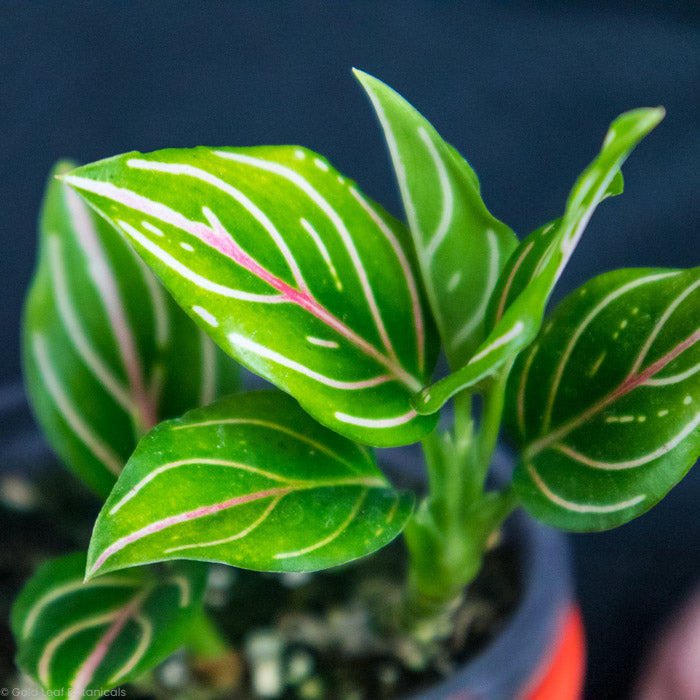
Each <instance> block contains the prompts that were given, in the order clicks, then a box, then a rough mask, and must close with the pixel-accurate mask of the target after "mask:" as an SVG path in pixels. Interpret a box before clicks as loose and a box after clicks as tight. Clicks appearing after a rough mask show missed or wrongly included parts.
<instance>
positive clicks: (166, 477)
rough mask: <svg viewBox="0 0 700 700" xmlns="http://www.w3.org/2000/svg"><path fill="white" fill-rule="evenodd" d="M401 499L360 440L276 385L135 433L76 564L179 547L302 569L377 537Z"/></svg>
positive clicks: (400, 514) (252, 564)
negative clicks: (136, 439) (137, 437)
mask: <svg viewBox="0 0 700 700" xmlns="http://www.w3.org/2000/svg"><path fill="white" fill-rule="evenodd" d="M412 508H413V494H412V493H410V492H399V491H396V490H395V489H393V488H392V487H391V485H390V484H389V482H388V481H387V480H386V478H385V477H384V476H383V475H382V473H381V472H380V471H379V469H378V468H377V465H376V462H375V460H374V457H373V455H372V454H371V452H370V451H369V450H368V449H367V448H365V447H362V446H360V445H358V444H357V443H354V442H351V441H350V440H347V439H346V438H344V437H342V436H340V435H338V434H337V433H334V432H332V431H330V430H328V429H327V428H324V427H323V426H321V425H319V424H318V423H317V422H316V421H314V420H313V419H312V418H310V417H309V416H308V414H307V413H305V412H304V411H303V410H302V409H301V408H300V407H299V404H297V403H296V401H294V399H292V398H291V397H290V396H288V395H287V394H285V393H283V392H281V391H276V390H272V391H261V392H252V393H247V394H241V395H238V396H231V397H227V398H224V399H221V400H219V401H218V402H216V403H214V404H211V405H210V406H208V407H206V408H203V409H196V410H194V411H190V412H189V413H187V414H185V416H184V417H182V418H180V419H175V420H171V421H167V422H164V423H161V424H160V425H159V426H158V427H156V428H155V429H154V430H152V431H151V432H150V433H149V434H148V435H146V437H145V438H143V439H142V440H141V442H140V443H139V445H138V447H137V448H136V451H135V452H134V454H133V456H132V457H131V459H130V460H129V462H128V463H127V465H126V467H125V469H124V471H123V473H122V475H121V477H120V478H119V481H118V482H117V485H116V486H115V487H114V489H113V491H112V493H111V495H110V497H109V499H108V500H107V502H106V504H105V505H104V507H103V509H102V512H101V513H100V515H99V517H98V519H97V523H96V524H95V529H94V531H93V535H92V541H91V543H90V550H89V554H88V567H87V575H88V577H90V578H91V577H93V576H94V575H95V574H96V573H104V572H108V571H111V570H115V569H120V568H123V567H127V566H133V565H134V564H143V563H149V562H156V561H163V560H167V559H180V558H188V559H198V560H204V561H218V562H223V563H225V564H232V565H234V566H239V567H242V568H247V569H255V570H261V571H314V570H318V569H323V568H326V567H329V566H335V565H337V564H341V563H344V562H347V561H350V560H352V559H356V558H358V557H362V556H365V555H366V554H369V553H371V552H373V551H375V550H377V549H379V548H380V547H382V546H384V545H385V544H387V543H388V542H390V541H391V540H392V539H394V537H396V536H397V535H398V534H399V533H400V532H401V530H402V529H403V527H404V526H405V524H406V521H407V520H408V518H409V517H410V515H411V512H412Z"/></svg>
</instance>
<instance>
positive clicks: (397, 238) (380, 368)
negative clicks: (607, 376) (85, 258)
mask: <svg viewBox="0 0 700 700" xmlns="http://www.w3.org/2000/svg"><path fill="white" fill-rule="evenodd" d="M65 180H66V182H68V183H69V184H70V185H71V186H72V187H74V188H75V189H76V190H77V191H78V192H79V193H80V194H81V195H82V196H83V197H85V198H86V199H87V200H88V202H90V204H91V205H92V206H94V207H95V208H96V209H97V210H98V211H100V212H101V213H102V214H103V215H104V216H105V217H107V218H108V219H109V220H110V221H111V222H113V223H114V224H115V225H116V226H118V227H119V228H120V229H121V230H122V231H123V232H124V233H125V234H126V236H127V237H128V238H129V239H130V240H131V241H132V242H133V243H134V245H135V247H136V249H137V250H138V252H139V253H140V255H142V257H143V258H144V260H145V261H146V262H147V263H148V264H149V265H151V266H152V268H153V269H154V270H155V271H156V273H157V274H158V275H159V276H160V278H161V279H162V280H163V282H164V284H165V285H166V286H167V287H168V289H169V290H170V291H171V293H172V294H173V296H174V297H175V299H177V301H178V302H179V303H180V304H181V305H182V307H183V308H184V309H185V310H186V311H187V312H188V313H189V314H190V315H191V316H192V318H194V319H195V321H197V323H198V324H199V325H200V327H201V328H203V329H204V330H205V331H206V332H207V333H209V335H210V336H211V337H212V338H214V340H215V341H216V342H217V343H218V344H219V345H220V346H221V347H222V348H223V349H224V350H225V351H226V352H228V353H230V354H231V355H233V356H234V357H235V358H236V359H238V360H240V361H241V362H242V363H243V364H245V365H246V366H247V367H249V368H250V369H252V370H253V371H254V372H256V373H257V374H259V375H261V376H263V377H265V378H266V379H268V380H269V381H271V382H273V383H274V384H276V385H277V386H279V387H280V388H282V389H284V390H285V391H287V392H289V393H290V394H292V395H293V396H294V397H295V398H296V399H297V400H298V401H299V402H300V403H301V404H302V406H303V407H304V408H305V409H306V410H307V411H308V412H309V413H310V414H311V415H313V416H314V417H315V418H316V419H317V420H319V421H320V422H321V423H323V424H324V425H328V426H329V427H331V428H333V429H334V430H336V431H338V432H340V433H341V434H344V435H347V436H348V437H351V438H353V439H356V440H359V441H361V442H365V443H369V444H373V445H382V446H388V445H398V444H407V443H410V442H415V441H417V440H419V439H420V438H421V437H422V436H423V435H425V434H426V433H427V432H429V431H430V430H431V429H432V427H433V426H434V424H435V420H434V419H433V418H430V419H426V418H423V417H420V416H417V415H416V412H415V411H414V410H413V409H412V408H411V406H410V404H409V399H410V397H411V395H412V394H413V393H415V392H416V391H417V390H418V389H420V387H421V386H423V385H424V383H425V380H426V378H427V377H428V376H429V375H430V372H431V371H432V368H433V365H434V363H435V358H436V353H437V347H436V343H435V342H434V337H433V336H434V333H431V332H430V323H429V320H428V317H427V314H426V313H425V311H424V308H423V304H422V301H421V297H420V292H419V287H418V282H417V280H416V279H415V276H414V273H413V269H412V263H411V260H410V253H409V252H408V251H409V250H410V242H409V241H408V234H407V232H406V230H405V228H404V227H403V226H402V225H401V223H400V222H398V221H396V220H394V219H393V218H391V217H390V216H389V215H388V214H386V213H385V212H384V211H383V210H382V209H381V208H380V207H379V206H378V205H376V204H374V203H372V202H371V201H370V200H369V199H367V198H366V197H365V196H364V195H363V194H362V193H361V192H360V191H359V190H358V189H357V187H355V185H354V184H353V183H352V182H350V181H349V180H347V179H346V178H344V177H343V176H342V175H340V174H339V173H338V172H337V171H336V170H335V169H334V168H332V167H331V166H330V165H329V164H328V163H327V162H326V160H325V159H323V158H322V157H320V156H318V155H317V154H315V153H313V152H311V151H308V150H305V149H302V148H299V147H292V146H263V147H254V148H239V149H233V148H219V149H212V148H204V147H200V148H194V149H180V150H178V149H172V150H163V151H157V152H155V153H151V154H147V155H142V154H139V153H130V154H126V155H122V156H117V157H114V158H110V159H108V160H104V161H100V162H98V163H94V164H92V165H88V166H85V167H83V168H80V169H78V170H77V171H75V172H74V173H72V174H71V175H69V176H67V177H66V178H65Z"/></svg>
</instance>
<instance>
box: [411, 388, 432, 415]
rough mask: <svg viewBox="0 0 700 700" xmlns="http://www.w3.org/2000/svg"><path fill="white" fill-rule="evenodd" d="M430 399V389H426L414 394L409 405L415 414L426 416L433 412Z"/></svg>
mask: <svg viewBox="0 0 700 700" xmlns="http://www.w3.org/2000/svg"><path fill="white" fill-rule="evenodd" d="M431 399H432V396H431V393H430V387H426V388H425V389H423V390H422V391H419V392H418V393H417V394H414V395H413V396H412V397H411V399H410V403H411V406H412V407H413V408H414V409H415V410H416V412H417V413H419V414H420V415H422V416H428V415H430V414H431V413H434V412H435V411H434V409H433V407H432V405H431Z"/></svg>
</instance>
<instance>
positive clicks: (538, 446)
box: [524, 328, 700, 459]
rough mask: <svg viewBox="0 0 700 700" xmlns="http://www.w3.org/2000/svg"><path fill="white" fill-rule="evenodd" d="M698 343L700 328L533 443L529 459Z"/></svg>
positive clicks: (528, 450) (527, 453)
mask: <svg viewBox="0 0 700 700" xmlns="http://www.w3.org/2000/svg"><path fill="white" fill-rule="evenodd" d="M698 341H700V328H698V329H697V330H696V331H695V332H694V333H691V334H690V335H689V336H688V337H687V338H686V339H685V340H683V341H681V342H680V343H678V345H676V346H675V347H674V348H672V349H671V350H669V351H668V352H667V353H666V354H665V355H663V356H662V357H660V358H659V359H658V360H656V362H653V363H652V364H650V365H649V366H648V367H647V368H646V369H645V370H643V371H642V372H640V373H639V374H634V373H632V374H630V375H628V376H627V377H626V378H625V380H624V381H623V382H622V383H621V384H620V385H619V386H618V387H617V388H616V389H614V390H613V391H611V392H610V393H609V394H608V395H607V396H605V397H604V398H602V399H601V400H600V401H598V403H596V404H594V405H593V406H591V407H590V408H589V409H588V410H587V411H584V412H583V413H582V414H581V415H580V416H578V417H576V418H574V419H573V420H570V421H568V422H567V423H564V425H562V426H561V427H560V428H558V429H557V430H555V431H553V432H551V433H549V435H545V436H544V437H542V438H540V439H539V440H535V441H534V442H533V443H531V444H530V445H529V447H527V448H526V449H525V451H524V454H525V456H526V457H527V459H531V458H532V457H534V456H535V455H536V454H537V453H538V452H541V451H542V450H543V449H544V448H546V447H547V446H548V445H550V444H552V443H553V442H555V441H556V440H559V439H560V438H561V437H563V436H564V435H567V434H568V433H570V432H571V431H572V430H575V429H576V428H577V427H578V426H579V425H581V424H582V423H585V422H586V421H587V420H588V419H589V418H591V417H592V416H594V415H595V414H596V413H598V412H600V411H602V410H603V409H604V408H605V407H606V406H609V405H610V404H611V403H613V402H614V401H617V399H619V398H621V397H623V396H625V395H626V394H629V393H630V392H631V391H633V390H634V389H636V388H637V387H639V386H641V385H642V384H644V382H646V381H647V379H651V377H653V376H654V375H655V374H656V373H657V372H660V371H661V370H662V369H663V368H664V367H666V365H668V364H669V363H670V362H673V360H675V359H676V358H677V357H678V356H679V355H681V354H682V353H684V352H685V351H686V350H687V349H688V348H690V347H692V346H693V345H695V343H697V342H698Z"/></svg>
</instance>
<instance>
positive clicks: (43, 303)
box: [23, 162, 237, 496]
mask: <svg viewBox="0 0 700 700" xmlns="http://www.w3.org/2000/svg"><path fill="white" fill-rule="evenodd" d="M73 167H74V164H72V163H69V162H62V163H59V164H58V165H57V166H56V168H55V170H54V174H56V175H58V176H60V175H63V174H65V173H66V172H68V171H69V170H71V169H73ZM117 270H119V274H117V272H116V271H117ZM192 330H193V328H192V326H191V325H190V322H189V320H188V319H187V317H186V316H185V315H184V314H183V313H182V312H181V311H180V309H179V308H178V307H177V306H176V304H175V303H174V302H173V301H172V300H171V299H170V298H169V297H168V296H167V295H166V294H165V292H164V291H163V290H162V288H161V287H160V285H159V284H158V282H157V280H156V279H155V277H154V276H153V275H152V273H151V272H150V271H149V270H147V269H146V268H145V266H144V265H143V264H142V263H141V261H140V260H139V259H138V258H137V257H136V256H135V255H134V253H133V251H132V250H131V249H130V248H129V246H128V244H127V243H126V242H125V241H123V240H122V239H121V238H120V237H119V236H117V235H115V232H113V230H112V229H111V227H110V226H109V225H108V224H107V223H106V222H104V221H101V220H99V219H98V218H97V217H96V215H94V214H92V213H91V212H90V211H89V210H88V208H87V207H86V205H85V204H84V202H83V201H82V200H81V199H80V197H79V196H78V195H77V194H76V193H75V192H73V191H72V190H71V189H70V188H68V187H66V186H65V185H63V184H61V183H60V182H58V181H57V180H56V179H54V178H53V177H52V178H51V179H50V181H49V184H48V187H47V191H46V195H45V199H44V203H43V206H42V214H41V218H40V254H39V262H38V265H37V270H36V274H35V277H34V279H33V281H32V285H31V288H30V290H29V293H28V296H27V301H26V304H25V311H24V323H23V362H24V370H25V377H26V384H27V390H28V393H29V396H30V399H31V402H32V406H33V409H34V411H35V413H36V415H37V418H38V420H39V422H40V423H41V424H42V427H43V428H44V430H45V432H46V433H47V435H48V437H49V439H50V441H51V443H52V445H53V447H54V449H55V450H56V451H57V452H58V453H59V455H60V456H61V457H62V459H63V460H64V462H66V464H67V465H68V466H69V467H70V468H71V469H73V471H75V472H77V473H78V474H79V475H80V476H81V477H82V478H83V480H84V481H86V483H88V485H89V486H90V487H91V488H93V490H95V491H97V493H99V494H100V495H103V496H106V495H107V494H108V493H109V490H110V489H111V487H112V485H113V483H114V481H115V479H116V476H117V475H118V474H119V472H120V471H121V468H122V466H123V464H124V462H125V461H126V458H127V457H128V455H129V453H130V451H131V448H133V446H134V445H135V444H136V435H138V434H139V433H140V432H141V431H143V430H144V428H146V427H150V426H151V425H153V424H155V422H157V420H158V419H159V418H160V417H164V416H170V415H173V414H174V413H175V414H176V413H179V412H182V411H184V410H185V409H186V408H189V407H190V406H192V405H195V404H196V403H197V401H198V400H207V399H210V400H211V399H213V397H214V395H215V394H216V393H217V392H218V391H220V390H227V389H228V390H230V389H232V388H234V387H235V386H236V385H237V372H236V371H235V367H234V366H233V363H231V362H230V361H226V364H225V365H224V364H223V362H222V360H223V359H224V358H223V355H222V354H221V353H219V352H218V351H216V352H214V347H213V345H211V343H210V341H208V340H207V341H204V340H200V339H199V338H198V337H197V336H196V335H194V334H193V333H192ZM183 357H189V358H191V359H192V360H195V361H196V363H197V364H198V367H194V368H188V369H187V371H185V370H184V368H183V365H182V363H181V360H182V358H183ZM175 358H178V360H179V361H174V359H175Z"/></svg>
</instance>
